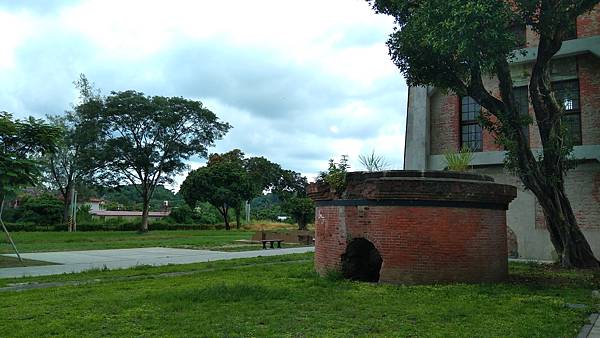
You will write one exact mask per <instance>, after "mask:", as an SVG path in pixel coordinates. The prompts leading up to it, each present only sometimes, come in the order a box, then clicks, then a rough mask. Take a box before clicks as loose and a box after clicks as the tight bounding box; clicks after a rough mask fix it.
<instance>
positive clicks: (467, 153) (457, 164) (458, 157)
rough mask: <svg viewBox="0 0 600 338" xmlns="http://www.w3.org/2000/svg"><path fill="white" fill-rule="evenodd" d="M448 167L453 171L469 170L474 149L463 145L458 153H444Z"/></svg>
mask: <svg viewBox="0 0 600 338" xmlns="http://www.w3.org/2000/svg"><path fill="white" fill-rule="evenodd" d="M444 159H445V160H446V164H447V169H448V170H452V171H467V170H468V169H469V168H470V166H471V161H473V151H471V148H469V147H467V146H463V147H462V149H461V150H460V151H459V152H458V153H450V152H447V153H445V154H444Z"/></svg>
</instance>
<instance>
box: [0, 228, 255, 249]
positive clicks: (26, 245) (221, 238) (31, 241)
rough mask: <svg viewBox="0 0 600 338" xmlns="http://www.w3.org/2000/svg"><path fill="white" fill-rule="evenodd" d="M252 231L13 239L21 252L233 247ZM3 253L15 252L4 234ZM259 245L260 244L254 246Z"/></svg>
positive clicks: (26, 235) (31, 234)
mask: <svg viewBox="0 0 600 338" xmlns="http://www.w3.org/2000/svg"><path fill="white" fill-rule="evenodd" d="M252 234H253V232H252V231H242V230H229V231H225V230H173V231H149V232H147V233H143V234H140V233H137V232H135V231H86V232H13V233H11V235H12V238H13V240H14V242H15V244H16V245H17V248H18V249H19V251H20V252H43V251H73V250H102V249H125V248H142V247H158V246H160V247H171V248H191V249H214V248H219V247H222V246H225V247H227V246H231V245H232V244H234V243H235V242H234V241H236V240H239V239H250V238H251V237H252ZM0 243H1V244H0V254H2V253H13V250H12V247H11V246H10V245H9V244H8V242H6V241H5V239H4V235H2V241H1V242H0ZM255 246H257V245H255Z"/></svg>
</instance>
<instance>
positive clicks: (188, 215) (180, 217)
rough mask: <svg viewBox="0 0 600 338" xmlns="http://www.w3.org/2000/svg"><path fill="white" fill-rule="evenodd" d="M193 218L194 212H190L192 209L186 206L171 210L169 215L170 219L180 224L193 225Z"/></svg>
mask: <svg viewBox="0 0 600 338" xmlns="http://www.w3.org/2000/svg"><path fill="white" fill-rule="evenodd" d="M193 217H194V210H192V208H190V207H189V206H188V205H187V204H184V205H182V206H180V207H177V208H173V209H171V214H170V215H169V218H170V219H172V220H173V221H175V222H176V223H181V224H190V223H193V222H194V220H193Z"/></svg>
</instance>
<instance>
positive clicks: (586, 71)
mask: <svg viewBox="0 0 600 338" xmlns="http://www.w3.org/2000/svg"><path fill="white" fill-rule="evenodd" d="M577 64H578V73H579V97H580V101H581V126H582V131H581V132H582V135H581V138H582V143H583V144H600V58H597V57H595V56H592V55H589V54H586V55H582V56H579V57H578V58H577Z"/></svg>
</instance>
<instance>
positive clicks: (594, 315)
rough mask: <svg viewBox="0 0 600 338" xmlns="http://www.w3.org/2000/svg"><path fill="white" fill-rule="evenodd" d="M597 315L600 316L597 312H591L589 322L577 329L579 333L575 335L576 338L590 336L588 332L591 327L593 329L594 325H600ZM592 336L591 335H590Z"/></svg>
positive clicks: (590, 330)
mask: <svg viewBox="0 0 600 338" xmlns="http://www.w3.org/2000/svg"><path fill="white" fill-rule="evenodd" d="M598 317H600V315H599V314H598V313H592V314H591V315H590V317H589V321H590V323H589V324H585V325H584V326H583V327H582V328H581V330H580V331H579V334H578V335H577V338H588V337H590V333H591V332H592V329H594V327H596V328H599V327H600V321H599V320H598ZM590 338H592V337H590Z"/></svg>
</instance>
